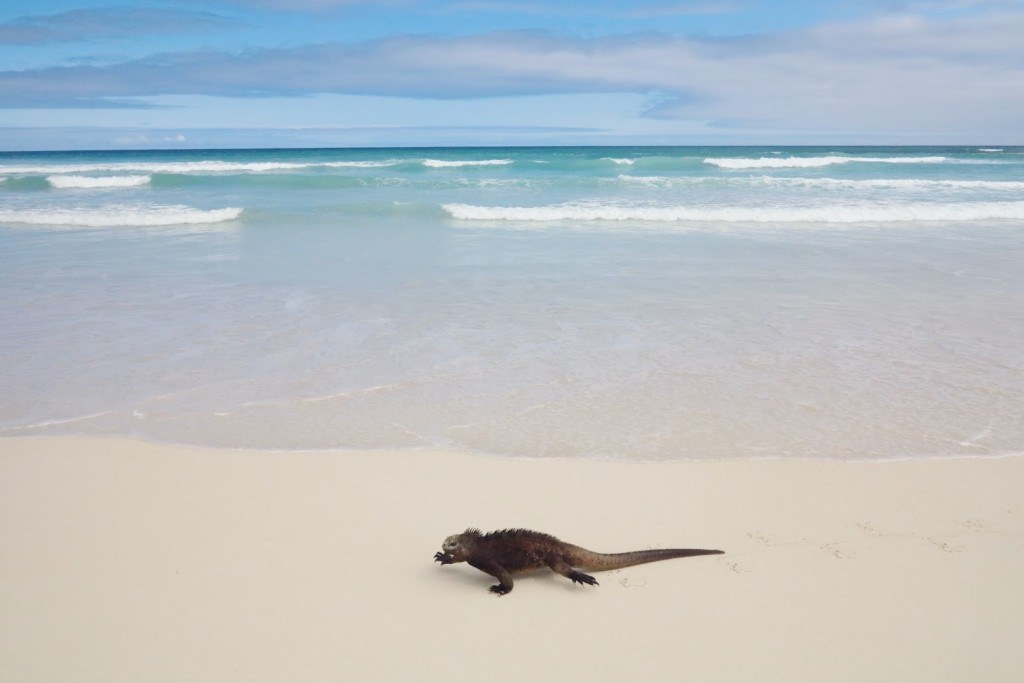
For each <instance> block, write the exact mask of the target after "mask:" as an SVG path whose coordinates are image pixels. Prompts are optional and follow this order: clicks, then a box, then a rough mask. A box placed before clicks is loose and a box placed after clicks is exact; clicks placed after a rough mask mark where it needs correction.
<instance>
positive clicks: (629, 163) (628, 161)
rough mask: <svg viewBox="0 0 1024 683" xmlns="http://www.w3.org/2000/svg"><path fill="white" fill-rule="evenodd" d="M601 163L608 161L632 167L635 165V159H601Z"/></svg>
mask: <svg viewBox="0 0 1024 683" xmlns="http://www.w3.org/2000/svg"><path fill="white" fill-rule="evenodd" d="M601 161H610V162H612V163H613V164H618V165H620V166H632V165H633V164H635V163H636V159H616V158H615V157H602V159H601Z"/></svg>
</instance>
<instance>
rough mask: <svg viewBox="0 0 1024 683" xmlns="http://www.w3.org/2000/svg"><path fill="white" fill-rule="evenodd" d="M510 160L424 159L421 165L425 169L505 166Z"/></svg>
mask: <svg viewBox="0 0 1024 683" xmlns="http://www.w3.org/2000/svg"><path fill="white" fill-rule="evenodd" d="M511 163H512V160H511V159H475V160H463V161H448V160H445V159H424V160H423V165H424V166H426V167H427V168H458V167H460V166H507V165H508V164H511Z"/></svg>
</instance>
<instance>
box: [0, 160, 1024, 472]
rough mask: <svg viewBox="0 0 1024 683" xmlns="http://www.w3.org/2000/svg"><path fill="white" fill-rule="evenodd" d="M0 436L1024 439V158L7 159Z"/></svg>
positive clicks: (606, 447) (565, 446)
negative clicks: (1023, 341)
mask: <svg viewBox="0 0 1024 683" xmlns="http://www.w3.org/2000/svg"><path fill="white" fill-rule="evenodd" d="M0 292H2V297H0V368H3V370H2V373H0V377H2V379H0V437H10V436H25V435H51V434H53V435H69V434H76V435H82V434H84V435H127V436H134V437H140V438H144V439H148V440H154V441H160V442H168V443H176V444H190V445H202V446H216V447H228V448H241V449H257V448H258V449H283V450H308V449H314V450H316V449H407V448H412V449H433V448H445V449H457V450H461V451H470V452H475V453H485V454H491V455H499V456H512V457H529V458H542V457H579V458H601V459H619V460H638V461H652V460H672V459H698V458H706V459H726V458H776V457H793V458H828V459H854V460H864V459H892V458H931V457H955V456H981V457H991V456H1001V455H1008V454H1021V453H1024V343H1022V340H1024V148H1009V147H1007V148H998V147H984V148H979V147H936V148H922V147H884V148H881V147H879V148H867V147H854V148H843V147H823V148H809V147H792V148H789V147H707V148H701V147H666V148H653V147H638V148H622V147H616V148H600V147H583V148H561V147H553V148H465V149H456V148H445V149H325V150H247V151H180V152H141V151H139V152H129V151H124V152H93V153H78V152H76V153H71V152H68V153H32V154H14V153H4V154H0Z"/></svg>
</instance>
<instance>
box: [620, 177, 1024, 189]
mask: <svg viewBox="0 0 1024 683" xmlns="http://www.w3.org/2000/svg"><path fill="white" fill-rule="evenodd" d="M618 180H619V181H621V182H624V183H627V184H635V185H650V186H652V187H687V186H693V185H715V184H721V183H728V184H729V185H739V186H743V185H769V186H776V187H808V188H823V189H848V190H856V189H894V190H921V191H928V190H942V189H946V190H954V189H955V190H1002V191H1021V190H1024V181H1019V180H926V179H922V178H867V179H853V178H779V177H774V176H749V177H733V178H708V177H701V176H636V175H620V176H618Z"/></svg>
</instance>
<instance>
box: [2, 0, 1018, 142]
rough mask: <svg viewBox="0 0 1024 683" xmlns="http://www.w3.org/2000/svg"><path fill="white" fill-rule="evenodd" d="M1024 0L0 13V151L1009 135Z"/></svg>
mask: <svg viewBox="0 0 1024 683" xmlns="http://www.w3.org/2000/svg"><path fill="white" fill-rule="evenodd" d="M1022 36H1024V0H920V1H918V0H907V1H900V0H778V1H762V2H756V1H754V0H637V1H635V2H624V1H619V0H558V1H555V0H374V1H369V0H148V1H143V0H5V1H4V2H3V3H2V4H0V150H7V151H23V150H33V149H36V150H63V149H68V150H70V149H162V148H168V149H176V148H233V147H367V146H370V147H374V146H385V147H386V146H434V145H440V146H445V145H551V144H560V145H602V144H605V145H665V144H671V145H700V144H810V145H814V144H998V145H1015V144H1024V38H1022Z"/></svg>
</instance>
